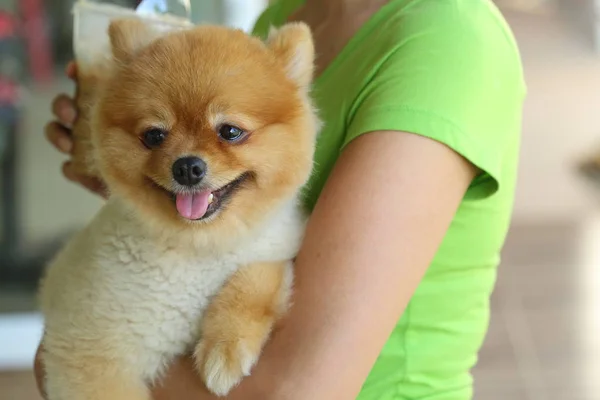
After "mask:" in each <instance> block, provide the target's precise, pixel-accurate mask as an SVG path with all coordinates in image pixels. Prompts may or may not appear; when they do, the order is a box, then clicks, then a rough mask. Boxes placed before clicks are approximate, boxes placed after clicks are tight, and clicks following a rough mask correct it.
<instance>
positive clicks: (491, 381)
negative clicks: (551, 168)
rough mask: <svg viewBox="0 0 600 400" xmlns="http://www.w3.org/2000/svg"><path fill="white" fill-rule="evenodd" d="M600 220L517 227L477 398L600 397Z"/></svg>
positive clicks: (20, 381) (20, 390) (3, 380)
mask: <svg viewBox="0 0 600 400" xmlns="http://www.w3.org/2000/svg"><path fill="white" fill-rule="evenodd" d="M599 221H600V217H590V218H589V219H587V220H585V221H581V222H577V223H571V222H567V223H564V224H552V225H551V226H539V227H532V226H519V225H515V226H514V227H513V228H512V230H511V232H510V235H509V239H508V242H507V244H506V247H505V254H504V257H503V263H502V266H501V268H500V273H499V279H498V284H497V288H496V291H495V293H494V296H493V301H492V321H491V326H490V330H489V333H488V336H487V340H486V342H485V345H484V347H483V349H482V351H481V357H480V361H479V364H478V366H477V368H476V369H475V371H474V375H475V382H476V396H475V399H476V400H599V399H600V382H599V381H598V378H599V377H600V361H599V360H600V295H599V293H600V290H599V289H600V246H596V245H595V244H596V243H600V222H599ZM597 247H598V248H597ZM0 399H1V400H34V399H35V400H37V399H38V397H37V394H36V390H35V387H34V382H33V378H32V375H31V372H28V371H26V372H13V373H0Z"/></svg>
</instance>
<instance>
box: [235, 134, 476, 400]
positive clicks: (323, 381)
mask: <svg viewBox="0 0 600 400" xmlns="http://www.w3.org/2000/svg"><path fill="white" fill-rule="evenodd" d="M377 135H378V136H377V137H370V138H366V137H365V138H359V139H358V141H359V142H360V141H361V140H362V143H354V146H353V144H351V145H350V146H349V147H348V148H347V150H346V153H345V154H344V155H342V157H341V158H340V160H339V161H338V165H337V166H336V169H335V170H334V172H333V173H332V175H331V176H332V178H331V179H330V181H329V182H328V184H327V186H326V188H325V190H324V191H323V193H322V195H321V198H320V199H319V204H318V205H317V207H316V208H315V210H314V213H313V215H312V216H311V221H310V223H309V225H308V229H307V233H306V239H305V242H304V244H303V246H302V249H301V251H300V254H299V255H298V258H297V260H296V292H295V297H294V305H293V307H292V308H291V310H290V313H289V315H288V318H287V320H286V321H284V324H283V326H282V328H281V330H280V331H279V332H277V333H276V334H275V335H274V336H273V338H272V340H271V341H270V342H269V343H268V344H267V346H266V348H265V350H264V353H263V355H262V357H261V359H260V361H259V363H258V364H257V366H256V368H255V370H254V372H253V374H252V376H251V377H249V378H248V379H246V382H245V383H244V382H243V383H242V385H241V387H240V391H239V392H237V393H239V396H240V397H239V399H249V398H257V399H258V398H260V399H266V400H269V399H273V400H275V399H276V400H296V399H297V400H306V399H311V400H338V399H339V400H351V399H355V398H356V397H357V395H358V394H359V392H360V390H361V387H362V385H363V383H364V380H365V379H366V377H367V376H368V374H369V372H370V370H371V368H372V366H373V364H374V363H375V361H376V359H377V357H378V355H379V353H380V351H381V348H382V347H383V346H384V344H385V342H386V340H387V339H388V337H389V335H390V333H391V331H392V330H393V328H394V326H395V324H396V322H397V320H398V318H399V317H400V315H401V314H402V312H403V311H404V309H405V307H406V305H407V304H408V302H409V300H410V298H411V296H412V294H413V292H414V290H415V288H416V287H417V285H418V283H419V281H420V279H421V278H422V276H423V274H424V273H425V271H426V269H427V266H428V265H429V263H430V262H431V259H432V258H433V256H434V254H435V252H436V250H437V247H438V245H439V243H440V242H441V240H442V238H443V236H444V234H445V232H446V229H447V227H448V225H449V224H450V221H451V220H452V217H453V215H454V212H455V211H456V208H457V207H458V204H459V203H460V201H461V199H462V196H463V195H464V191H465V190H466V188H467V187H468V184H469V182H470V180H471V179H472V178H473V176H474V174H475V169H474V168H473V166H472V165H470V164H468V162H466V161H465V160H464V159H462V158H461V157H460V156H458V155H457V154H455V153H454V152H452V151H451V150H449V149H448V148H446V147H445V146H443V145H441V144H439V143H435V142H432V141H430V140H429V139H426V138H423V137H417V136H415V135H411V134H405V133H400V132H392V133H381V134H377ZM365 139H366V140H365ZM361 153H362V154H361ZM365 153H369V154H368V156H365ZM377 157H379V158H378V159H377ZM394 158H397V159H402V160H403V161H402V162H401V164H402V165H401V166H399V167H398V168H390V167H389V165H390V164H393V162H390V161H389V160H393V159H394ZM364 160H369V161H364ZM374 160H377V161H374ZM378 164H380V165H378ZM423 165H428V167H429V168H427V169H424V168H422V166H423ZM365 171H369V174H365ZM381 185H391V186H389V187H388V188H387V189H384V190H382V189H381ZM350 188H353V190H355V191H357V192H358V193H354V195H353V194H352V193H350V194H349V193H348V191H349V190H351V189H350ZM340 204H343V206H340ZM390 205H394V206H390ZM245 384H247V385H248V386H247V389H245V388H244V385H245ZM257 389H262V393H261V394H260V396H262V397H245V396H244V395H246V396H248V395H249V394H250V393H254V394H255V393H257ZM256 396H258V395H256ZM232 398H235V399H236V400H237V399H238V397H235V396H234V397H232Z"/></svg>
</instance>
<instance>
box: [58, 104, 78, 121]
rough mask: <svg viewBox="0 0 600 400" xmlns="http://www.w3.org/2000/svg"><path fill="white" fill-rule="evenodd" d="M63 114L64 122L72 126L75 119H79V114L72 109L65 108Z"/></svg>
mask: <svg viewBox="0 0 600 400" xmlns="http://www.w3.org/2000/svg"><path fill="white" fill-rule="evenodd" d="M62 114H63V119H64V122H66V123H68V124H72V123H73V122H75V118H77V112H76V111H75V110H74V109H73V108H71V107H68V108H65V109H64V110H63V112H62Z"/></svg>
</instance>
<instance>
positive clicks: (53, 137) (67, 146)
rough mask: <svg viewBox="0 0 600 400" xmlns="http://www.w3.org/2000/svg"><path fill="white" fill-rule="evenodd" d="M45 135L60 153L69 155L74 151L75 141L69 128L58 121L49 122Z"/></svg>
mask: <svg viewBox="0 0 600 400" xmlns="http://www.w3.org/2000/svg"><path fill="white" fill-rule="evenodd" d="M44 131H45V132H44V133H45V135H46V138H47V139H48V141H49V142H50V143H52V145H53V146H54V147H56V148H57V149H58V151H60V152H62V153H66V154H69V153H71V150H73V139H72V138H71V134H70V132H69V130H68V129H67V128H65V127H64V126H63V125H62V124H60V123H59V122H57V121H52V122H49V123H48V124H47V125H46V127H45V129H44Z"/></svg>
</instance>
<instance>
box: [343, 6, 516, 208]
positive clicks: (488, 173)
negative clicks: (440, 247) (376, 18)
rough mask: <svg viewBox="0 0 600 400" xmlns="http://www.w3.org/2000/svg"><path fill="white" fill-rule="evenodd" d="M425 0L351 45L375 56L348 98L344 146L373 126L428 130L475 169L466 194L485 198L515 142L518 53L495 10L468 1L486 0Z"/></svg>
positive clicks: (375, 128) (421, 132) (496, 182)
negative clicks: (351, 100)
mask: <svg viewBox="0 0 600 400" xmlns="http://www.w3.org/2000/svg"><path fill="white" fill-rule="evenodd" d="M424 3H426V4H428V5H424V6H414V7H413V9H412V10H411V9H408V10H407V11H406V12H405V13H402V14H399V15H393V16H390V18H389V19H388V20H387V22H386V23H385V26H383V27H382V28H381V29H382V30H383V31H385V35H381V34H371V40H369V41H368V43H367V42H365V43H360V44H358V45H357V48H356V51H361V47H362V46H363V45H364V46H365V49H366V47H367V46H368V47H369V49H370V51H375V50H376V51H378V52H379V53H380V55H379V56H378V59H377V62H376V66H375V67H374V69H373V71H372V74H371V76H370V77H369V80H368V82H367V83H366V84H365V85H364V87H363V88H362V90H361V92H360V93H359V95H358V96H357V98H356V100H355V102H354V104H353V110H352V112H351V114H350V117H349V122H348V130H347V133H346V137H345V139H344V145H345V144H347V143H349V142H350V141H352V140H353V139H354V138H356V137H358V136H359V135H362V134H364V133H367V132H372V131H379V130H397V131H405V132H410V133H415V134H419V135H423V136H426V137H429V138H431V139H433V140H436V141H439V142H441V143H444V144H445V145H447V146H449V147H450V148H452V149H453V150H454V151H456V152H457V153H459V154H461V155H462V156H463V157H465V158H466V159H467V160H469V161H470V162H471V163H473V164H474V165H475V166H476V167H478V168H479V169H480V170H481V171H482V174H481V175H480V176H479V177H478V178H477V179H476V181H475V182H474V183H473V184H472V187H473V186H476V190H470V191H469V192H468V193H467V196H474V197H478V198H481V197H488V196H489V195H491V194H493V193H495V192H496V191H497V190H498V186H499V183H500V182H502V179H501V178H502V177H501V174H502V171H503V163H504V162H505V157H507V156H508V155H507V152H510V153H511V154H510V157H514V154H512V153H514V151H513V149H514V147H515V142H516V141H518V133H519V131H518V129H515V126H516V125H519V123H520V122H519V121H520V118H521V108H520V105H521V104H522V97H523V96H524V94H525V86H524V83H523V76H522V69H521V62H520V57H519V53H518V50H517V48H516V46H515V45H514V41H513V40H512V38H511V37H510V31H509V29H507V28H506V27H505V26H503V23H504V22H503V20H502V19H501V18H496V16H494V12H495V11H497V10H495V9H494V8H490V6H489V5H485V6H483V5H482V6H481V7H477V6H473V3H481V4H483V3H485V2H478V1H473V2H449V3H448V5H447V6H443V5H440V3H443V2H424ZM461 3H471V4H470V5H469V6H468V7H461V6H460V4H461ZM381 33H383V32H381ZM378 38H381V40H378ZM378 47H379V48H378ZM516 105H517V106H518V107H517V106H516ZM510 161H511V162H514V160H512V159H511V160H510Z"/></svg>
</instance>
